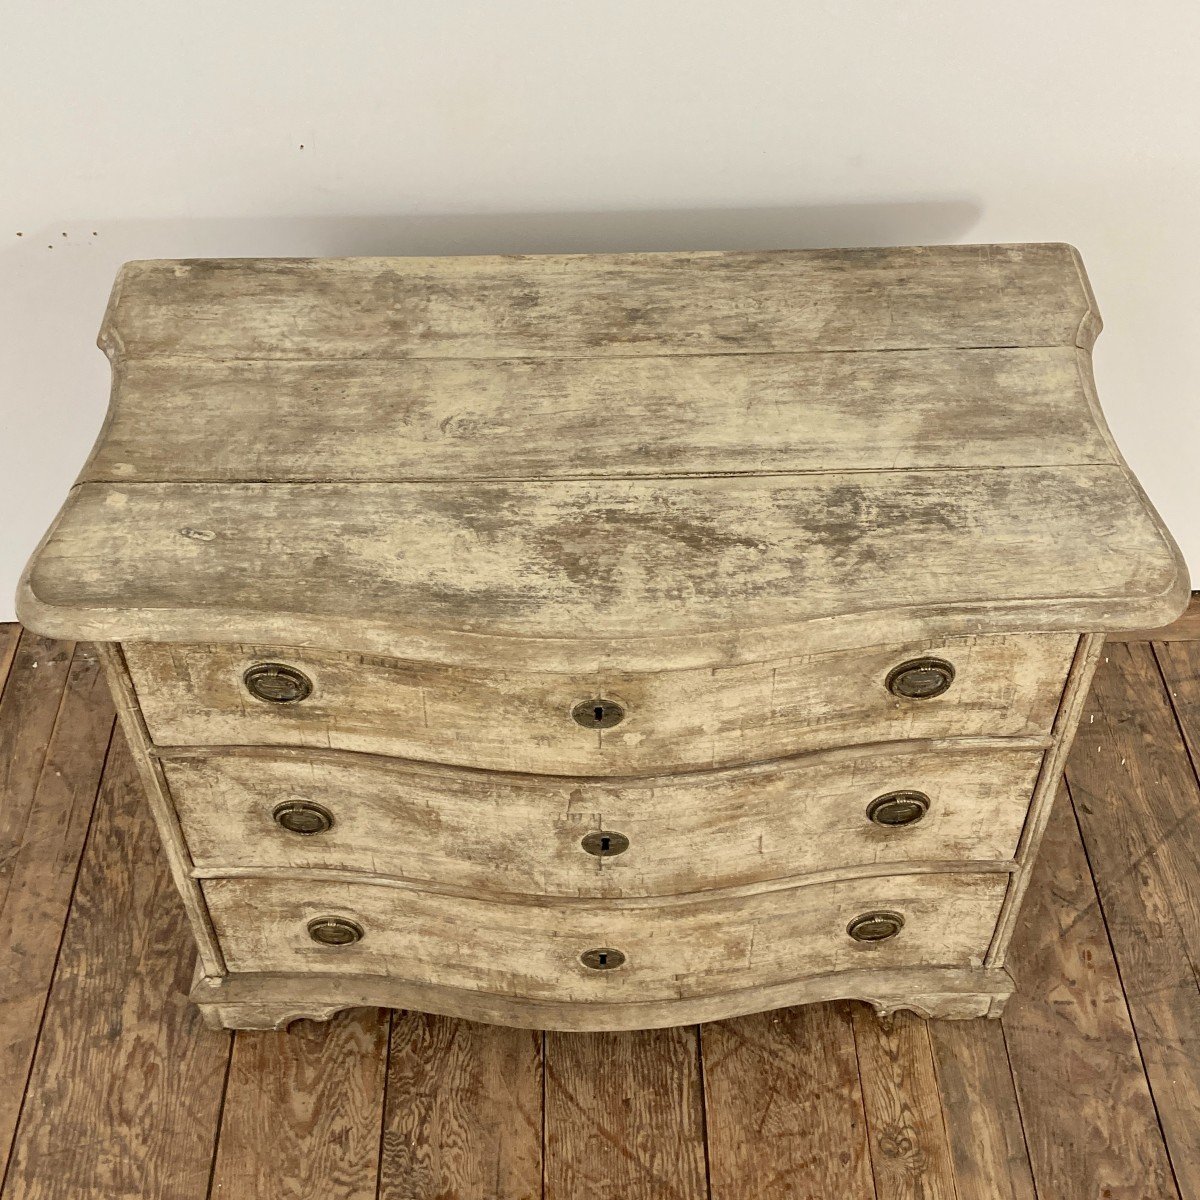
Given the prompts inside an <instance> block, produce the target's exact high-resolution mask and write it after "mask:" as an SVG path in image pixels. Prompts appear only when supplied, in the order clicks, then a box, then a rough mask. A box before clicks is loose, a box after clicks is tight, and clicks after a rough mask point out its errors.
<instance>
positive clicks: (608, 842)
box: [579, 829, 629, 858]
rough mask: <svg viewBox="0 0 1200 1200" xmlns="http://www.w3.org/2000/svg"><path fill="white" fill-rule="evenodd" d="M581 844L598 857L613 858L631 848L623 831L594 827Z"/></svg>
mask: <svg viewBox="0 0 1200 1200" xmlns="http://www.w3.org/2000/svg"><path fill="white" fill-rule="evenodd" d="M579 844H580V845H581V846H582V847H583V848H584V849H585V850H586V851H587V852H588V853H589V854H594V855H595V856H596V857H597V858H611V857H612V856H613V855H615V854H624V853H625V851H626V850H628V849H629V839H628V838H627V837H626V836H625V835H624V834H623V833H614V832H613V831H612V830H609V829H593V830H592V832H591V833H589V834H586V835H585V836H584V838H583V840H582V841H581V842H580V843H579Z"/></svg>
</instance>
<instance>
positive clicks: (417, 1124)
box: [379, 1012, 543, 1200]
mask: <svg viewBox="0 0 1200 1200" xmlns="http://www.w3.org/2000/svg"><path fill="white" fill-rule="evenodd" d="M542 1086H543V1083H542V1035H541V1034H540V1033H538V1032H531V1031H529V1030H525V1029H508V1028H504V1027H502V1026H498V1025H478V1024H474V1023H472V1022H469V1021H458V1020H454V1019H452V1018H449V1017H438V1016H433V1015H430V1014H427V1013H418V1012H404V1013H399V1012H398V1013H396V1014H395V1015H394V1017H393V1021H392V1039H391V1052H390V1056H389V1062H388V1082H387V1113H386V1118H385V1122H384V1128H383V1146H382V1150H383V1157H382V1161H381V1163H380V1177H379V1180H380V1186H379V1200H450V1198H451V1197H453V1200H540V1197H541V1195H542V1130H543V1113H542V1096H543V1092H542Z"/></svg>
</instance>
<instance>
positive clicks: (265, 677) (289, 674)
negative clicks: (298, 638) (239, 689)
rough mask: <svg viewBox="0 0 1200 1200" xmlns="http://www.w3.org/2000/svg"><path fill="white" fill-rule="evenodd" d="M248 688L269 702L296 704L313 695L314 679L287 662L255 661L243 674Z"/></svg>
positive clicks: (258, 697) (255, 696) (243, 680)
mask: <svg viewBox="0 0 1200 1200" xmlns="http://www.w3.org/2000/svg"><path fill="white" fill-rule="evenodd" d="M242 682H243V683H244V684H245V685H246V690H247V691H248V692H249V693H250V695H252V696H253V697H254V698H255V699H256V700H266V701H267V703H269V704H295V703H297V702H298V701H300V700H306V699H307V698H308V697H309V696H311V695H312V680H311V679H309V677H308V676H307V675H305V674H304V672H303V671H299V670H297V669H296V668H295V667H289V666H288V665H287V664H286V663H275V662H265V663H255V664H254V666H252V667H250V668H248V669H247V671H246V673H245V675H243V676H242Z"/></svg>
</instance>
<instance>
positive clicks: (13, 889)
mask: <svg viewBox="0 0 1200 1200" xmlns="http://www.w3.org/2000/svg"><path fill="white" fill-rule="evenodd" d="M43 661H44V660H43ZM31 674H33V675H34V676H35V683H36V685H37V686H39V687H42V688H49V689H50V690H51V691H54V690H56V689H57V686H58V683H59V679H60V675H59V673H58V672H57V671H54V670H48V669H43V668H41V667H39V668H38V671H37V672H32V671H31ZM22 715H23V714H22V713H19V712H12V711H9V712H8V713H0V721H12V720H20V717H21V716H22ZM31 715H32V714H31ZM114 720H115V713H114V711H113V705H112V701H111V699H110V698H109V695H108V689H107V688H106V686H105V683H104V678H103V673H102V671H101V668H100V663H99V661H98V659H97V657H96V655H95V653H94V652H93V651H92V650H91V648H90V647H87V646H83V645H80V646H76V647H75V650H74V654H73V656H72V658H71V661H70V668H69V671H68V674H67V678H66V686H65V689H64V691H63V694H62V696H61V701H60V703H59V707H58V711H57V714H56V719H55V722H54V725H53V727H52V729H51V730H50V732H49V736H48V738H47V742H46V751H45V758H44V760H43V761H42V763H41V764H40V769H39V770H38V773H37V780H36V784H35V787H34V791H33V795H32V800H31V803H30V805H29V809H28V814H27V819H26V821H25V825H24V829H23V832H22V838H21V842H20V843H19V844H18V845H17V846H16V847H15V848H14V849H13V851H12V853H11V854H10V855H9V856H8V857H7V858H6V860H5V864H4V867H5V871H6V877H7V879H8V881H9V886H8V887H7V889H6V890H5V892H4V896H3V899H2V900H0V1079H4V1080H7V1081H8V1083H9V1086H6V1087H4V1088H0V1161H3V1160H5V1159H7V1156H8V1151H9V1148H10V1147H11V1145H12V1139H13V1135H14V1133H15V1131H16V1127H17V1117H18V1114H19V1112H20V1105H21V1097H22V1095H23V1093H24V1090H25V1082H26V1080H27V1078H28V1076H29V1068H30V1064H31V1062H32V1059H33V1052H34V1046H35V1044H36V1042H37V1036H38V1031H39V1029H40V1026H41V1021H42V1014H43V1011H44V1008H45V1002H46V994H47V992H48V991H49V989H50V982H51V978H52V976H53V973H54V965H55V961H56V959H57V956H58V949H59V944H60V942H61V940H62V935H63V928H64V926H65V925H66V922H67V910H68V907H69V905H70V901H71V894H72V892H73V890H74V886H75V878H76V874H77V871H78V865H79V857H80V855H81V853H82V852H83V847H84V840H85V838H86V836H87V831H88V826H89V824H90V822H91V819H92V810H93V808H94V806H95V802H96V793H97V790H98V788H99V786H100V776H101V771H102V770H103V767H104V761H105V755H106V752H107V750H108V745H109V739H110V738H111V736H112V732H113V723H114ZM27 732H29V733H39V732H42V726H41V724H40V722H35V723H34V724H33V726H32V727H31V728H30V729H28V730H27Z"/></svg>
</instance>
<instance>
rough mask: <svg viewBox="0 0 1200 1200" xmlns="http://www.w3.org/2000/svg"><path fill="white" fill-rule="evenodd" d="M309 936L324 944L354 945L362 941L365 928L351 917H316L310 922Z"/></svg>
mask: <svg viewBox="0 0 1200 1200" xmlns="http://www.w3.org/2000/svg"><path fill="white" fill-rule="evenodd" d="M308 936H309V937H310V938H312V940H313V941H314V942H320V944H321V945H322V946H352V945H353V944H354V943H355V942H360V941H362V937H363V929H362V926H361V925H360V924H359V923H358V922H357V921H351V920H350V918H349V917H314V918H313V919H312V920H311V921H309V923H308Z"/></svg>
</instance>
